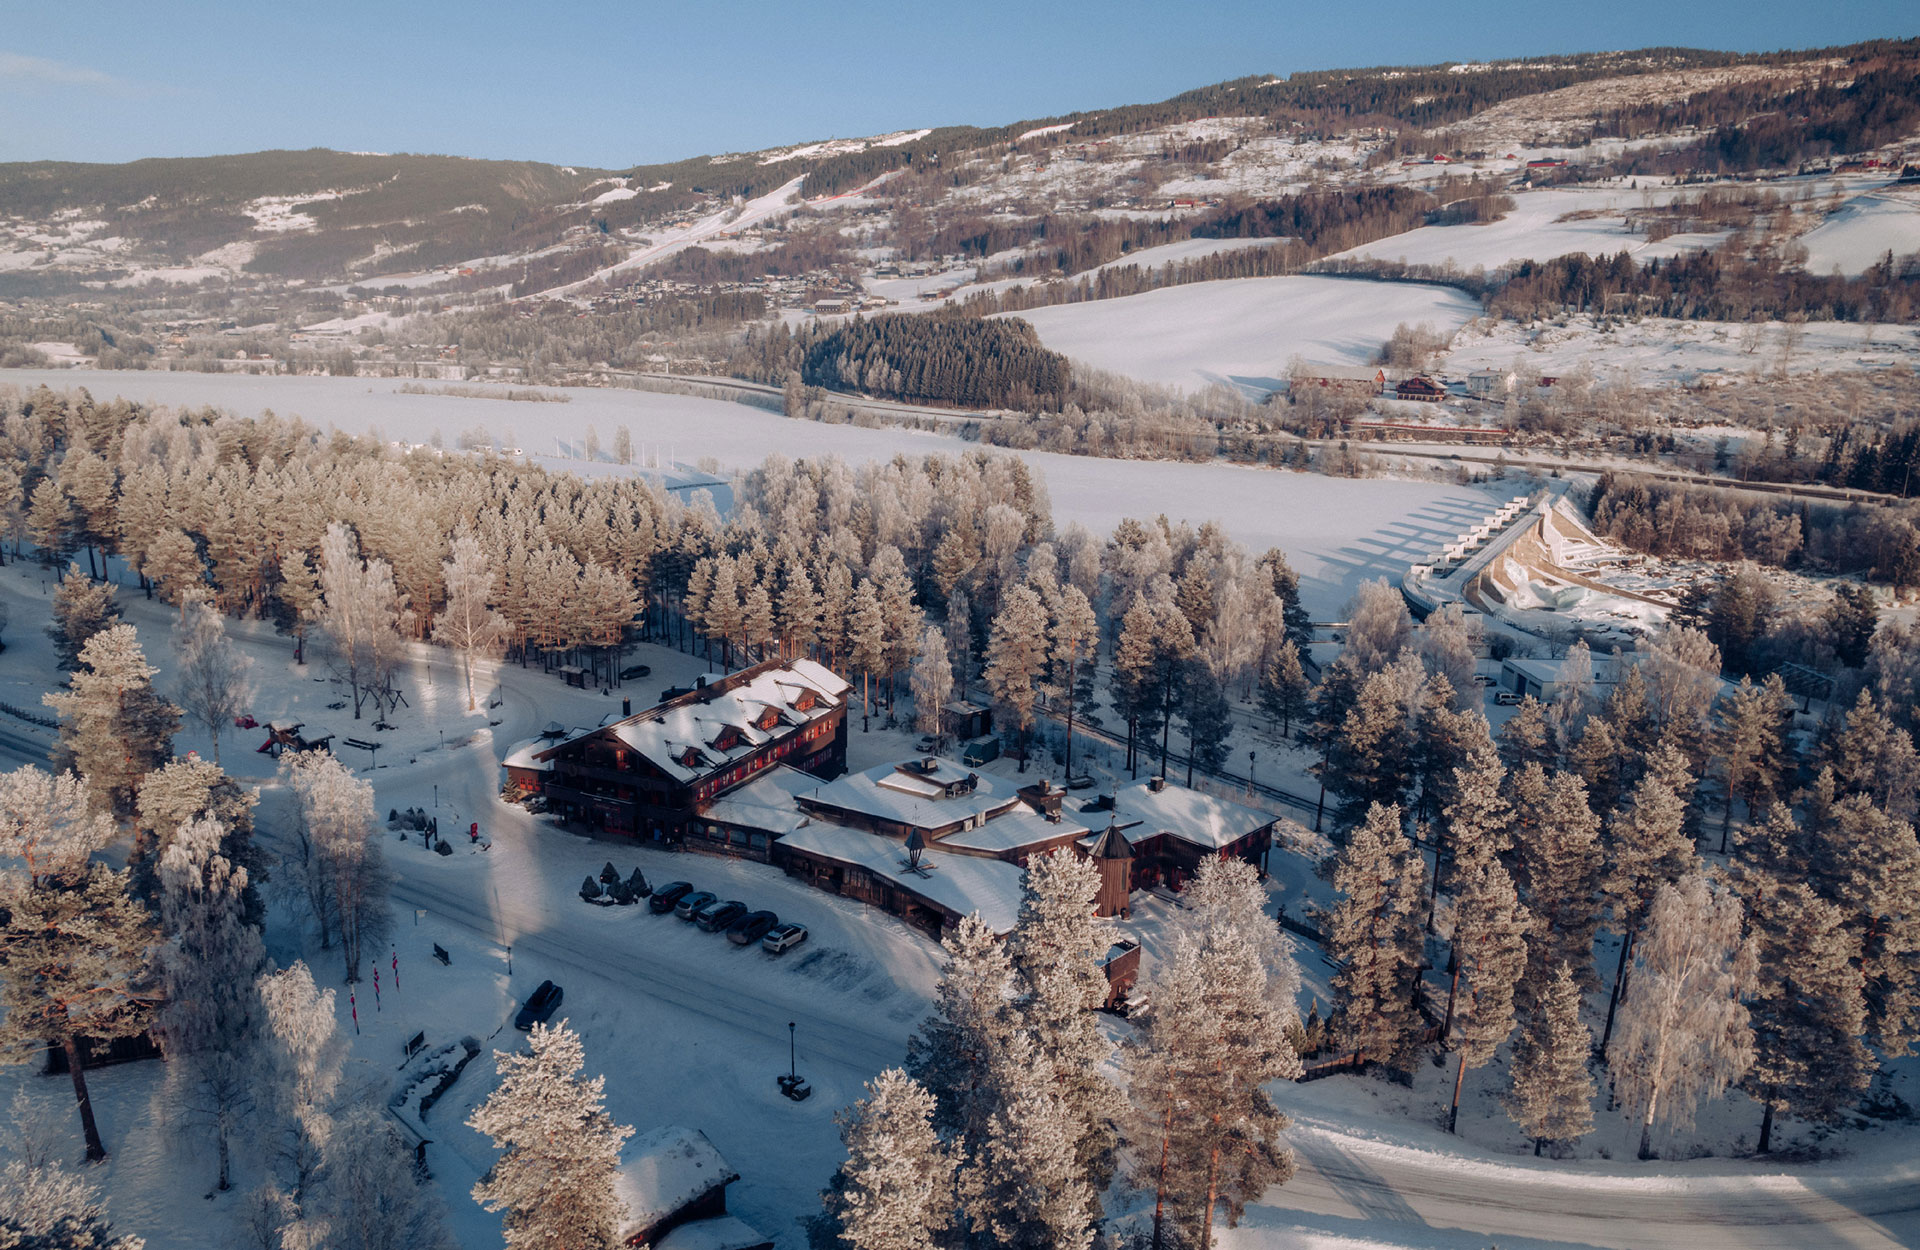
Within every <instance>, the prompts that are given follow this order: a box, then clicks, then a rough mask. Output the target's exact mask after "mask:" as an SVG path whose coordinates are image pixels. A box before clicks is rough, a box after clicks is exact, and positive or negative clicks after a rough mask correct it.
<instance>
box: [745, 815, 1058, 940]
mask: <svg viewBox="0 0 1920 1250" xmlns="http://www.w3.org/2000/svg"><path fill="white" fill-rule="evenodd" d="M780 845H782V846H785V847H790V848H792V849H794V850H799V851H805V852H807V853H808V854H810V855H816V856H819V857H820V858H822V859H830V860H834V861H836V862H838V863H842V864H850V865H853V866H854V867H857V868H864V869H866V870H867V871H868V872H870V873H872V874H873V875H874V876H876V877H882V878H884V879H886V880H887V881H889V882H891V883H892V884H893V885H895V886H897V887H898V888H900V889H901V890H904V891H906V892H907V893H909V894H914V895H918V896H919V897H920V898H923V899H925V900H927V901H928V902H930V903H937V904H939V905H940V906H941V907H944V908H946V909H947V910H948V911H951V912H953V913H954V914H955V915H960V916H965V915H968V914H970V913H972V912H976V911H977V912H979V913H980V919H981V920H983V921H985V922H986V924H987V926H988V927H989V928H991V929H992V930H993V931H994V932H995V933H1000V934H1005V933H1011V932H1012V931H1013V926H1014V923H1015V921H1017V920H1018V919H1019V918H1020V898H1021V889H1020V878H1021V877H1022V876H1023V875H1024V873H1022V871H1021V870H1020V868H1018V867H1017V866H1015V865H1013V864H1009V863H1007V862H1005V861H1004V860H998V859H982V858H980V857H979V856H977V855H943V854H941V853H940V852H939V851H937V850H934V849H931V848H929V849H928V851H927V852H926V854H925V855H923V856H922V857H921V860H920V862H921V864H922V866H924V867H925V868H926V869H927V875H926V876H924V877H923V876H921V875H920V874H918V873H915V872H910V871H908V870H907V866H906V864H907V852H906V848H905V847H904V846H902V845H901V844H900V843H899V842H898V841H896V840H894V839H893V838H889V837H883V836H882V835H880V834H875V833H867V832H864V831H862V830H859V829H847V828H844V827H843V826H840V825H830V824H825V823H818V822H816V823H815V824H812V825H809V826H807V827H806V828H804V829H796V830H795V831H794V832H792V833H790V834H788V835H787V836H786V837H784V838H782V839H780Z"/></svg>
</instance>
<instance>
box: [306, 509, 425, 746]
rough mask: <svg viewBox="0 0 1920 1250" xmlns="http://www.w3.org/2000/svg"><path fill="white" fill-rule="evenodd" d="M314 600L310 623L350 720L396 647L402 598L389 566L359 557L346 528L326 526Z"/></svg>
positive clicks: (377, 685)
mask: <svg viewBox="0 0 1920 1250" xmlns="http://www.w3.org/2000/svg"><path fill="white" fill-rule="evenodd" d="M319 590H320V602H319V605H318V607H317V608H316V611H315V617H316V622H317V623H318V624H319V626H320V629H321V631H322V632H323V633H324V634H325V635H326V639H327V643H328V657H329V659H330V660H331V662H332V664H333V666H334V669H335V670H336V672H337V673H338V674H339V676H340V677H341V678H342V679H343V680H344V681H345V682H346V683H347V688H348V692H349V697H350V698H351V699H352V700H353V718H354V719H355V720H359V719H360V712H361V709H362V708H363V707H364V706H365V704H366V701H367V699H368V697H369V696H371V695H372V694H373V693H374V692H375V691H376V690H380V689H382V688H383V687H384V686H385V684H386V682H385V678H386V674H387V673H388V672H389V671H390V666H391V664H392V661H393V658H394V656H395V655H396V653H397V651H398V647H399V639H400V634H399V615H400V611H401V608H402V607H403V606H404V599H403V596H402V595H401V594H400V591H399V589H398V588H397V587H396V586H395V585H394V580H393V566H392V565H390V564H388V563H387V562H386V561H385V560H381V559H371V560H369V559H363V558H362V557H361V554H360V544H359V540H358V539H357V538H355V537H354V532H353V530H351V529H350V528H348V527H347V526H346V525H344V524H341V523H339V522H335V523H334V524H332V525H329V526H327V535H326V538H325V539H324V540H322V542H321V544H320V570H319Z"/></svg>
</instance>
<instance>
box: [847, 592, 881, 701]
mask: <svg viewBox="0 0 1920 1250" xmlns="http://www.w3.org/2000/svg"><path fill="white" fill-rule="evenodd" d="M847 644H848V648H849V650H848V658H849V659H850V660H851V661H852V662H853V666H854V667H855V668H857V669H859V670H860V714H861V715H862V716H866V715H868V714H869V713H870V712H871V710H872V693H873V692H872V685H873V675H874V674H875V673H876V672H882V671H884V670H885V668H886V663H887V616H886V613H885V612H884V611H883V610H882V609H881V607H880V595H879V592H878V591H877V590H876V589H875V588H874V584H873V581H872V579H870V578H865V577H863V578H861V579H860V587H859V589H858V590H856V591H855V592H854V596H853V606H852V608H851V609H850V610H849V611H848V613H847Z"/></svg>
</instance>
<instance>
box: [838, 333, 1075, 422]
mask: <svg viewBox="0 0 1920 1250" xmlns="http://www.w3.org/2000/svg"><path fill="white" fill-rule="evenodd" d="M1068 373H1069V371H1068V367H1067V358H1066V357H1065V356H1062V355H1061V354H1060V353H1058V352H1052V351H1048V350H1047V349H1046V348H1044V347H1042V346H1041V345H1040V336H1039V335H1038V334H1036V333H1034V330H1033V327H1032V326H1030V325H1028V324H1027V323H1026V322H1024V321H1020V320H1017V319H996V320H991V321H989V320H984V319H981V318H978V317H968V316H960V315H950V314H936V315H929V316H911V315H906V314H894V315H891V316H881V317H874V318H871V319H868V318H863V317H856V318H854V319H853V320H852V321H850V322H847V323H846V324H844V325H840V326H835V327H834V328H833V329H831V330H829V331H827V332H826V333H825V334H824V335H823V336H822V337H819V338H817V339H814V340H813V341H812V342H810V343H806V344H804V345H803V346H802V348H801V364H800V376H801V381H803V382H804V383H805V384H806V385H808V386H824V387H827V388H829V389H831V390H843V391H864V392H866V393H868V394H870V395H879V396H884V397H886V398H889V399H903V400H908V401H910V402H913V403H931V404H953V405H956V406H959V407H963V408H1018V409H1021V410H1023V411H1054V410H1057V409H1058V408H1059V407H1060V404H1061V402H1062V401H1063V400H1064V399H1065V397H1066V394H1067V386H1068Z"/></svg>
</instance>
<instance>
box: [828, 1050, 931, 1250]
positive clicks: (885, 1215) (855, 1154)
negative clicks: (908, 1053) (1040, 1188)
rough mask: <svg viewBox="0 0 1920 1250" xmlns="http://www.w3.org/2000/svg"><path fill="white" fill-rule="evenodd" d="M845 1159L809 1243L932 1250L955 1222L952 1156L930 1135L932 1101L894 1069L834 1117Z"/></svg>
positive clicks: (862, 1249) (865, 1249) (864, 1249)
mask: <svg viewBox="0 0 1920 1250" xmlns="http://www.w3.org/2000/svg"><path fill="white" fill-rule="evenodd" d="M840 1140H841V1141H843V1142H845V1143H846V1146H847V1161H846V1162H845V1163H843V1164H841V1165H840V1171H839V1174H838V1175H837V1176H836V1177H835V1178H834V1179H835V1183H834V1184H833V1186H832V1187H831V1188H829V1189H828V1191H827V1193H826V1195H825V1200H826V1207H827V1211H826V1213H825V1215H824V1216H822V1217H821V1218H820V1219H818V1220H816V1221H814V1222H813V1228H812V1230H811V1231H812V1232H813V1233H814V1238H813V1240H814V1244H816V1245H823V1246H841V1247H846V1250H937V1247H939V1246H941V1245H942V1244H943V1235H944V1234H945V1233H946V1231H947V1229H948V1228H949V1226H950V1225H951V1223H952V1221H953V1211H954V1192H953V1157H952V1155H951V1154H950V1153H949V1152H948V1150H947V1148H946V1147H945V1146H944V1145H942V1144H941V1142H940V1139H939V1137H938V1136H937V1135H936V1134H935V1133H934V1131H933V1096H932V1095H931V1094H929V1093H927V1091H926V1090H924V1089H922V1088H921V1087H920V1085H919V1083H918V1082H917V1081H915V1080H914V1079H913V1078H912V1077H910V1076H908V1075H907V1074H906V1073H905V1072H902V1071H901V1070H900V1069H899V1068H888V1069H887V1070H886V1071H885V1072H882V1073H881V1074H880V1075H879V1076H877V1077H875V1078H874V1079H873V1080H871V1081H868V1082H867V1096H866V1097H865V1098H863V1099H861V1100H860V1101H859V1102H857V1103H855V1104H854V1105H853V1106H852V1107H851V1108H849V1109H848V1111H847V1112H846V1113H845V1114H843V1115H842V1116H841V1118H840Z"/></svg>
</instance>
